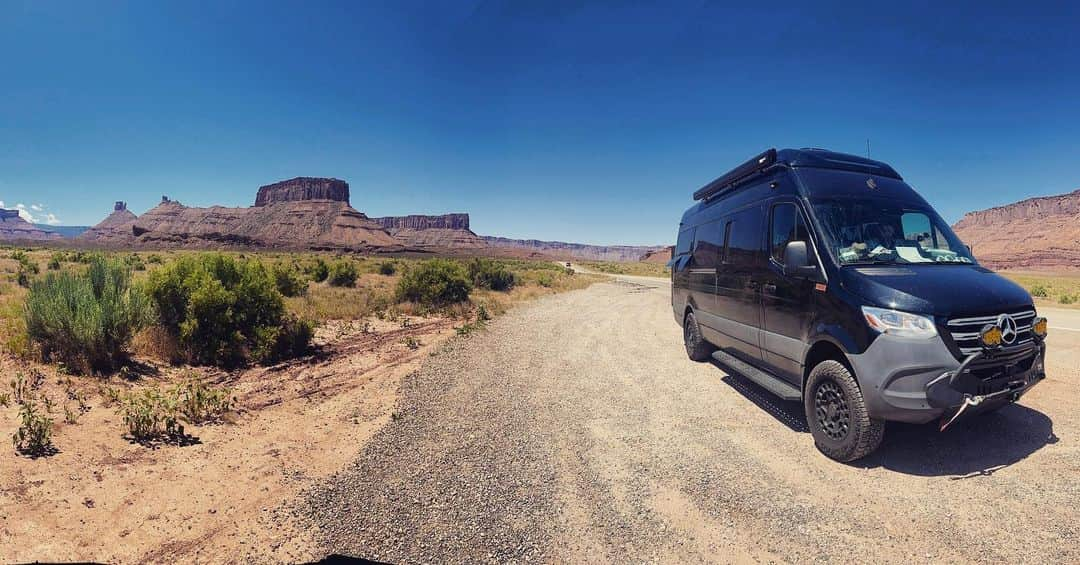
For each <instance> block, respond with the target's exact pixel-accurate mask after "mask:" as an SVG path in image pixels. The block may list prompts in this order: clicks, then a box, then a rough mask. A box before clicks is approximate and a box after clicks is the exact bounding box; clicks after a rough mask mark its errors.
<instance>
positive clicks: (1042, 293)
mask: <svg viewBox="0 0 1080 565" xmlns="http://www.w3.org/2000/svg"><path fill="white" fill-rule="evenodd" d="M1049 294H1050V293H1049V292H1048V291H1047V290H1046V287H1045V286H1043V285H1041V284H1037V285H1035V286H1033V287H1031V295H1032V296H1037V297H1039V298H1046V297H1047V296H1049Z"/></svg>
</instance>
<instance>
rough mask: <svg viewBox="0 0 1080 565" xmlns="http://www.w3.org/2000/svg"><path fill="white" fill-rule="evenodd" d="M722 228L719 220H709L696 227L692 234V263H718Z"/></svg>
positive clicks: (721, 248) (714, 264) (722, 243)
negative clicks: (693, 234)
mask: <svg viewBox="0 0 1080 565" xmlns="http://www.w3.org/2000/svg"><path fill="white" fill-rule="evenodd" d="M722 229H723V225H722V224H721V223H720V222H709V223H707V224H702V225H700V226H698V227H697V232H696V233H695V236H694V265H696V266H698V267H715V266H716V265H719V264H720V258H721V252H722V251H723V247H724V240H723V236H724V234H723V232H722Z"/></svg>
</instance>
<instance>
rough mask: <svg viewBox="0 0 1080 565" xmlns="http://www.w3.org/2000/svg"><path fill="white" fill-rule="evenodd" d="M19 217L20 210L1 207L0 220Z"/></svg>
mask: <svg viewBox="0 0 1080 565" xmlns="http://www.w3.org/2000/svg"><path fill="white" fill-rule="evenodd" d="M18 217H19V211H18V210H5V209H3V208H0V220H6V219H8V218H18Z"/></svg>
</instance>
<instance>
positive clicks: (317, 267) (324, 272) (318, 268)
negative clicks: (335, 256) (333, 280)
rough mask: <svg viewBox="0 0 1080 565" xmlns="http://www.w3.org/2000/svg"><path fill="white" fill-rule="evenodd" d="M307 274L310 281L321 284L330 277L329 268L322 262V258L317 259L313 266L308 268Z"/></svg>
mask: <svg viewBox="0 0 1080 565" xmlns="http://www.w3.org/2000/svg"><path fill="white" fill-rule="evenodd" d="M307 274H308V276H309V277H311V280H313V281H315V282H317V283H321V282H323V281H325V280H326V278H327V277H329V276H330V266H329V265H327V264H326V261H323V259H322V257H318V258H316V259H315V263H314V264H312V265H310V266H308V268H307Z"/></svg>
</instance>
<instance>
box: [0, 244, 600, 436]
mask: <svg viewBox="0 0 1080 565" xmlns="http://www.w3.org/2000/svg"><path fill="white" fill-rule="evenodd" d="M602 279H603V277H602V276H599V275H586V274H580V273H574V272H573V270H571V269H566V268H564V267H563V266H562V265H561V264H555V263H552V262H550V261H527V260H507V259H488V258H473V259H445V258H414V257H393V258H389V257H364V256H360V255H352V254H335V253H314V252H311V253H274V252H258V253H251V252H246V253H241V252H221V253H212V252H192V251H160V252H153V253H145V252H88V251H80V250H55V249H53V250H50V249H29V248H10V247H9V248H2V247H0V360H4V362H5V363H7V364H8V365H9V366H15V367H20V369H19V370H18V371H16V372H15V376H14V377H13V378H11V379H10V382H5V383H3V384H5V385H6V386H0V415H3V414H4V413H9V414H10V418H11V419H10V421H11V422H13V428H12V429H10V430H9V431H8V432H7V433H9V434H10V437H11V441H12V446H13V447H14V449H15V450H16V452H17V453H19V454H22V455H25V456H29V457H39V456H48V455H51V454H53V453H57V452H59V450H58V449H57V447H56V446H54V442H55V441H56V437H57V434H58V433H59V435H60V437H61V441H60V443H61V446H60V447H62V443H63V441H62V438H63V429H64V428H65V427H66V426H77V425H83V422H84V421H85V419H84V418H82V416H83V415H84V414H85V413H86V412H88V411H90V410H91V408H92V407H93V406H100V407H102V408H107V409H111V410H113V411H115V413H116V414H117V416H118V418H116V419H113V420H112V421H113V422H114V424H113V425H114V426H116V425H119V426H120V428H118V429H116V433H118V434H122V435H123V437H125V438H127V439H128V440H129V441H132V442H135V443H139V444H144V445H161V444H168V445H185V441H188V440H190V439H191V438H192V436H190V435H189V434H191V433H192V430H193V429H194V428H193V426H202V425H206V424H214V423H219V422H225V421H230V418H227V416H228V415H229V414H234V413H238V411H242V410H243V407H242V406H241V405H239V404H238V400H237V398H236V397H235V396H234V394H233V393H232V391H231V390H230V389H229V387H228V386H226V384H217V385H211V384H208V382H209V381H207V380H205V379H204V378H203V377H200V376H198V375H199V374H203V375H204V376H205V374H207V372H209V373H211V374H217V375H229V374H239V373H236V371H246V370H250V369H251V368H253V367H258V366H260V365H275V364H279V363H282V362H285V361H288V360H289V359H293V358H297V357H303V356H305V355H308V354H309V353H311V352H312V351H313V350H314V349H315V348H319V347H326V343H327V342H326V339H327V338H326V337H323V338H317V335H318V332H319V331H323V333H324V335H337V336H338V337H340V336H341V335H344V334H342V331H345V332H346V333H347V331H348V328H361V331H360V332H359V335H372V334H374V333H375V332H376V331H379V332H383V331H391V330H389V329H388V328H399V329H400V331H401V332H402V334H403V335H402V337H401V338H400V339H399V340H397V341H395V342H394V343H397V344H398V345H397V347H400V348H402V349H403V350H407V351H413V350H417V349H419V348H420V347H421V346H422V345H424V343H425V342H424V341H423V340H422V336H418V335H413V330H412V328H413V327H414V325H415V324H416V323H418V320H419V321H423V320H450V323H451V327H452V328H453V329H454V332H453V333H456V334H457V335H460V336H468V335H470V334H471V333H473V332H475V331H478V330H482V329H483V328H484V327H485V326H486V325H487V323H488V322H489V321H490V320H491V319H492V318H493V317H495V316H497V315H499V314H501V313H503V312H505V311H506V310H507V309H508V308H510V307H512V306H513V305H514V304H516V303H518V302H521V301H527V300H532V299H535V298H538V297H541V296H545V295H549V294H553V293H557V292H563V291H567V290H574V289H579V288H584V287H586V286H588V285H589V284H592V283H593V282H596V281H598V280H602ZM444 323H445V322H444ZM342 324H345V325H342ZM443 327H446V326H445V325H444V326H443ZM320 328H327V329H325V330H320ZM334 328H339V329H336V330H335V329H334ZM340 328H345V330H342V329H340ZM373 328H380V329H378V330H376V329H373ZM327 332H330V333H327ZM333 332H337V333H336V334H334V333H333ZM320 339H321V341H320ZM193 369H194V370H193ZM150 375H153V376H152V377H151V376H150ZM215 380H216V382H218V383H228V382H230V381H229V380H228V378H226V379H225V380H224V381H223V380H222V377H217V378H216V379H215ZM9 411H10V412H9ZM195 439H197V438H195Z"/></svg>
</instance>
